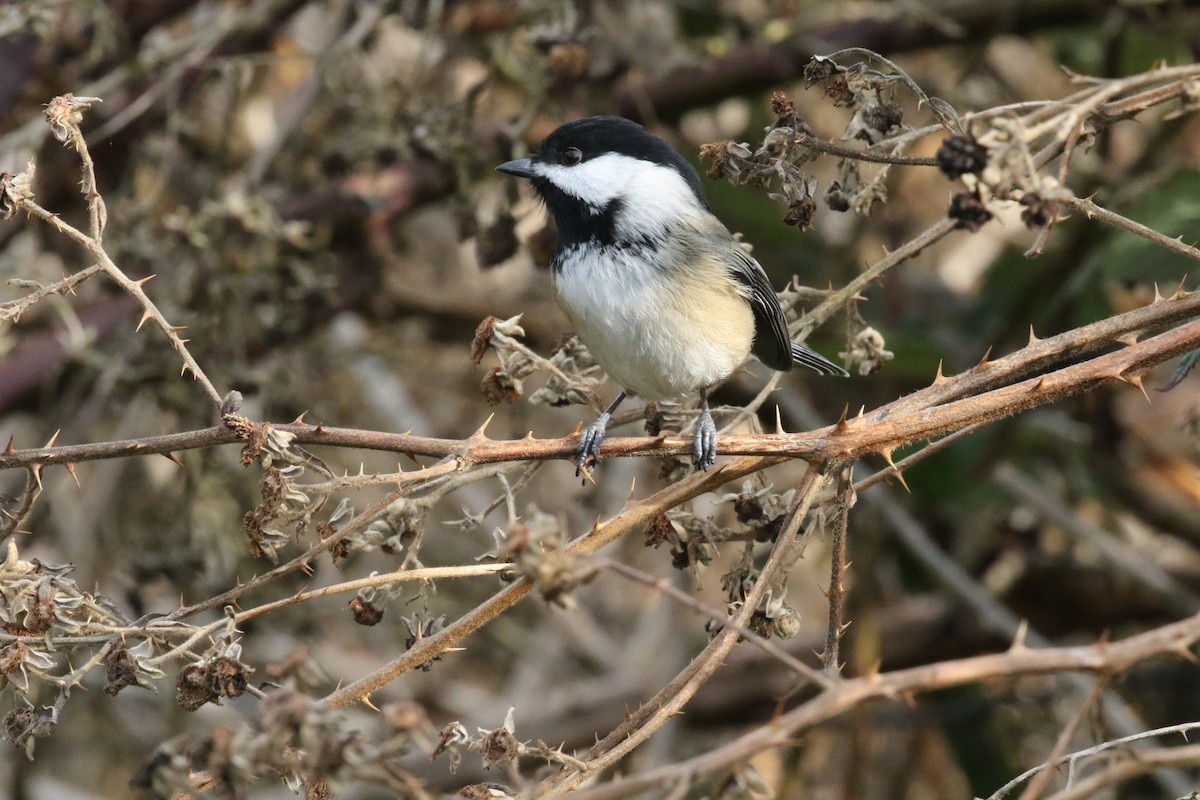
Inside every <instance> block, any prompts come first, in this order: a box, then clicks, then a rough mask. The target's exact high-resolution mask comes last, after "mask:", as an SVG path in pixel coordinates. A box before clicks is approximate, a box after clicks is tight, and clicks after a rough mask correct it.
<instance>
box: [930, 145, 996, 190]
mask: <svg viewBox="0 0 1200 800" xmlns="http://www.w3.org/2000/svg"><path fill="white" fill-rule="evenodd" d="M934 159H936V161H937V164H938V169H940V170H941V171H942V174H943V175H945V176H946V177H947V178H950V179H951V180H956V179H958V178H961V177H962V176H963V175H968V174H970V175H978V174H979V173H980V172H983V169H984V167H986V166H987V162H988V151H987V148H986V147H984V146H983V145H981V144H980V143H979V142H977V141H975V137H974V136H971V135H970V134H961V133H953V134H951V135H949V136H947V137H946V138H945V139H944V140H943V141H942V146H941V147H939V148H938V151H937V153H936V154H934Z"/></svg>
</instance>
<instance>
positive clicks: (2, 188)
mask: <svg viewBox="0 0 1200 800" xmlns="http://www.w3.org/2000/svg"><path fill="white" fill-rule="evenodd" d="M11 185H12V175H9V174H8V173H7V172H0V220H5V219H12V216H13V214H15V213H17V204H16V203H14V202H13V199H12V198H11V197H9V196H8V189H9V187H10V186H11Z"/></svg>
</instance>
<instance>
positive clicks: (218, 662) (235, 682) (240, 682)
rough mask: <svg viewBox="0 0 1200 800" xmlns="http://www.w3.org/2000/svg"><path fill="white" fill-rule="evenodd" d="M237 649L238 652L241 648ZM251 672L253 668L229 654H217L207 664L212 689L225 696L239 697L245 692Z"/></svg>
mask: <svg viewBox="0 0 1200 800" xmlns="http://www.w3.org/2000/svg"><path fill="white" fill-rule="evenodd" d="M235 647H236V645H235ZM237 651H238V652H239V653H240V652H241V648H237ZM253 672H254V670H253V669H251V668H250V667H248V666H246V665H245V664H243V663H242V662H241V661H239V660H238V659H237V658H234V657H233V656H230V655H224V656H217V657H216V658H214V659H213V660H212V664H211V665H210V666H209V677H210V679H211V680H212V683H213V689H214V691H216V692H217V693H219V694H222V695H224V696H225V697H241V696H242V695H243V694H244V693H245V692H246V687H247V686H248V685H249V676H250V674H251V673H253Z"/></svg>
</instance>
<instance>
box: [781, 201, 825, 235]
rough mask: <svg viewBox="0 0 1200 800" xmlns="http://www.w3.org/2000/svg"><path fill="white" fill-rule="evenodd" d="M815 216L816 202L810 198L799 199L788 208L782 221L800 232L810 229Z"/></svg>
mask: <svg viewBox="0 0 1200 800" xmlns="http://www.w3.org/2000/svg"><path fill="white" fill-rule="evenodd" d="M816 215H817V201H816V200H813V199H812V198H811V197H801V198H799V199H798V200H796V201H795V202H793V203H792V204H791V205H789V206H788V210H787V214H785V215H784V217H783V221H784V222H786V223H787V224H788V225H795V226H796V227H797V228H799V229H800V230H802V231H807V230H811V229H812V225H813V219H814V218H815V217H816Z"/></svg>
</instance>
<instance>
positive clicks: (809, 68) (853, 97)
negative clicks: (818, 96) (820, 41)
mask: <svg viewBox="0 0 1200 800" xmlns="http://www.w3.org/2000/svg"><path fill="white" fill-rule="evenodd" d="M846 73H847V70H846V68H845V67H842V66H839V65H838V64H835V63H834V62H833V61H832V60H830V59H828V58H822V57H821V56H813V57H812V59H811V60H810V61H809V62H808V64H807V65H805V67H804V88H806V89H809V88H812V86H814V85H815V84H818V83H820V84H823V85H824V91H825V96H826V97H828V98H829V99H830V100H832V101H833V104H834V105H835V106H847V107H849V106H853V105H855V104H856V103H857V102H858V95H857V94H856V93H855V91H854V90H853V89H851V88H850V83H849V82H848V81H847V79H846Z"/></svg>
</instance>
